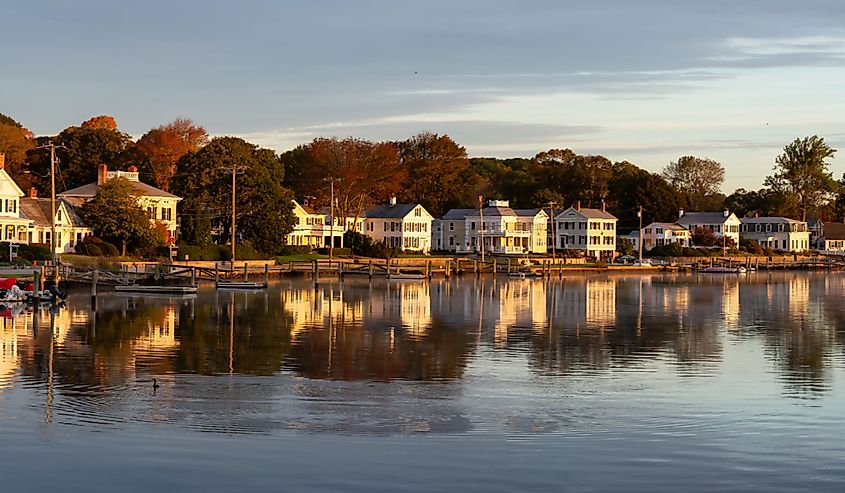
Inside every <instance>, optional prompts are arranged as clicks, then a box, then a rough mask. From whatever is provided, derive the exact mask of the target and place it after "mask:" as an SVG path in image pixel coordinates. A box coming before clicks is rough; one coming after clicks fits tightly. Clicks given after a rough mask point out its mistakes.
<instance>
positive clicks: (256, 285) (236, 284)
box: [217, 281, 267, 289]
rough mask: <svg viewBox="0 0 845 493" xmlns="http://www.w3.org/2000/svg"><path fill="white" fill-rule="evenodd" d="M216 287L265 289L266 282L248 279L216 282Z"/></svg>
mask: <svg viewBox="0 0 845 493" xmlns="http://www.w3.org/2000/svg"><path fill="white" fill-rule="evenodd" d="M217 289H267V283H265V282H250V281H233V282H218V283H217Z"/></svg>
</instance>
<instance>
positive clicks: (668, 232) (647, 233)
mask: <svg viewBox="0 0 845 493" xmlns="http://www.w3.org/2000/svg"><path fill="white" fill-rule="evenodd" d="M691 236H692V234H691V233H690V230H689V229H687V228H685V227H684V226H682V225H680V224H678V223H658V222H654V223H651V224H649V225H648V226H646V227H645V228H643V240H644V243H643V249H644V250H651V249H652V248H654V247H658V246H664V245H670V244H672V243H677V244H679V245H680V246H682V247H688V246H690V241H691V240H690V238H691Z"/></svg>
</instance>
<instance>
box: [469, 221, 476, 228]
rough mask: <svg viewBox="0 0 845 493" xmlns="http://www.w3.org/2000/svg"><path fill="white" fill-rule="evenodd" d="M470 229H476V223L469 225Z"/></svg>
mask: <svg viewBox="0 0 845 493" xmlns="http://www.w3.org/2000/svg"><path fill="white" fill-rule="evenodd" d="M469 229H475V221H472V222H471V223H469Z"/></svg>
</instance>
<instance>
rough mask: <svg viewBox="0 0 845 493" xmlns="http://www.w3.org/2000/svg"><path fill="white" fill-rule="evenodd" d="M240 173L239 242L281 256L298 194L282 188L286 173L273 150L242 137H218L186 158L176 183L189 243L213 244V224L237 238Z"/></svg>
mask: <svg viewBox="0 0 845 493" xmlns="http://www.w3.org/2000/svg"><path fill="white" fill-rule="evenodd" d="M233 169H234V170H235V171H236V173H237V193H236V197H235V200H236V212H237V220H236V227H237V232H238V233H239V239H240V241H243V242H249V243H251V244H252V246H253V247H255V248H256V249H258V250H259V251H261V252H263V253H265V254H273V253H275V252H276V251H277V250H278V249H279V248H280V247H281V246H282V244H283V240H284V237H285V235H287V234H288V233H289V232H290V231H291V229H292V228H293V222H294V217H293V210H292V207H291V200H292V197H293V196H292V194H291V193H290V191H289V190H288V189H286V188H285V187H283V186H282V180H283V179H284V168H283V166H282V164H281V162H280V161H279V159H278V158H277V156H276V153H275V152H273V151H272V150H270V149H261V148H259V147H258V146H256V145H254V144H250V143H249V142H246V141H245V140H243V139H239V138H237V137H216V138H214V139H212V140H211V142H209V143H208V144H207V145H206V146H205V147H203V148H202V149H200V150H198V151H197V152H191V153H188V154H186V155H184V156H183V157H182V158H181V159H179V161H178V163H177V172H176V175H175V176H174V177H173V180H172V182H171V183H172V188H173V190H174V192H175V193H177V194H179V195H181V196H182V197H183V198H184V200H183V201H182V202H181V203H180V204H179V205H180V214H181V220H182V224H183V227H184V228H185V232H187V233H188V235H187V237H185V240H186V241H188V242H189V243H193V244H204V243H207V242H208V241H209V238H208V237H207V236H206V235H207V234H208V232H209V227H208V226H209V224H210V226H211V227H213V228H215V229H219V230H220V231H221V232H222V235H221V237H220V238H219V241H220V243H222V244H225V243H226V242H228V241H229V239H230V238H231V214H232V170H233Z"/></svg>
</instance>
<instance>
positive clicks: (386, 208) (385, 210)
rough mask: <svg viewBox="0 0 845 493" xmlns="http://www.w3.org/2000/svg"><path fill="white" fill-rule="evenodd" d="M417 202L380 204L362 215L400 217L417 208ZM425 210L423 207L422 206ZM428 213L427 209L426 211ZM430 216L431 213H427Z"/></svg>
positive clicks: (376, 217)
mask: <svg viewBox="0 0 845 493" xmlns="http://www.w3.org/2000/svg"><path fill="white" fill-rule="evenodd" d="M417 206H419V207H422V206H421V205H419V204H396V205H390V204H380V205H377V206H375V207H373V208H372V209H370V210H368V211H366V212H364V217H366V218H373V219H401V218H403V217H405V216H407V215H408V214H410V213H411V212H413V210H414V209H416V208H417ZM423 210H424V211H425V208H423ZM426 214H428V211H426ZM429 216H431V214H429Z"/></svg>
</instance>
